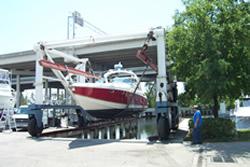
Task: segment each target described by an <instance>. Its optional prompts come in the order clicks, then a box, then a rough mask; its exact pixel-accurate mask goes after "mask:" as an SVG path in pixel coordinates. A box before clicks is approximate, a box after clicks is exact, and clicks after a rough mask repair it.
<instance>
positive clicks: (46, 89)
mask: <svg viewBox="0 0 250 167" xmlns="http://www.w3.org/2000/svg"><path fill="white" fill-rule="evenodd" d="M44 88H45V101H46V103H48V101H49V82H48V80H47V79H46V80H45V83H44Z"/></svg>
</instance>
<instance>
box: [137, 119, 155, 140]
mask: <svg viewBox="0 0 250 167" xmlns="http://www.w3.org/2000/svg"><path fill="white" fill-rule="evenodd" d="M137 122H138V129H137V137H136V139H147V138H148V137H149V136H155V135H157V129H156V128H157V127H156V118H141V119H138V120H137Z"/></svg>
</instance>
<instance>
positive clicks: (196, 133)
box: [192, 105, 202, 144]
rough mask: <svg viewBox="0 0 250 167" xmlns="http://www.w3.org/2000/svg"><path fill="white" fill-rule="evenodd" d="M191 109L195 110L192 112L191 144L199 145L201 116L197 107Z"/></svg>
mask: <svg viewBox="0 0 250 167" xmlns="http://www.w3.org/2000/svg"><path fill="white" fill-rule="evenodd" d="M193 109H194V110H195V112H194V117H193V121H194V129H193V134H192V136H193V142H192V144H201V143H202V142H201V127H202V116H201V112H200V110H199V109H198V106H196V105H195V106H193Z"/></svg>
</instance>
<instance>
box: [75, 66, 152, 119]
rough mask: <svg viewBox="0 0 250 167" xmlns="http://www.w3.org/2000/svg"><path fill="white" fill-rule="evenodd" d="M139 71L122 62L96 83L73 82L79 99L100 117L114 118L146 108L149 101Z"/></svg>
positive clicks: (82, 105)
mask: <svg viewBox="0 0 250 167" xmlns="http://www.w3.org/2000/svg"><path fill="white" fill-rule="evenodd" d="M139 82H140V81H139V78H138V77H137V75H136V74H135V73H134V72H132V71H129V70H126V69H123V65H122V64H121V63H119V64H116V65H115V66H114V69H110V70H108V71H107V72H106V73H105V74H104V75H103V77H102V78H101V79H99V80H98V81H96V82H94V83H90V82H88V83H81V82H76V83H73V84H72V85H71V89H72V92H73V94H74V96H75V98H74V99H75V100H76V103H77V104H78V105H80V106H81V107H82V108H83V109H84V110H85V111H86V112H87V113H89V114H90V115H91V116H93V117H96V118H113V117H121V116H128V115H131V114H135V113H139V112H142V111H143V110H145V109H146V108H147V105H148V102H147V98H146V96H145V95H144V92H143V90H142V88H141V86H140V85H139Z"/></svg>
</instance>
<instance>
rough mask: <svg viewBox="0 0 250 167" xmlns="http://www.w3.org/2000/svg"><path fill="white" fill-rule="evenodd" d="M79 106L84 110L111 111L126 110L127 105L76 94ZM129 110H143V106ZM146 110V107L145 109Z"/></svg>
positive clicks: (136, 106)
mask: <svg viewBox="0 0 250 167" xmlns="http://www.w3.org/2000/svg"><path fill="white" fill-rule="evenodd" d="M75 98H76V99H77V104H78V105H80V106H81V107H82V108H83V109H84V110H110V109H124V108H126V107H127V104H122V103H115V102H111V101H104V100H99V99H95V98H90V97H86V96H80V95H77V94H75ZM129 108H143V105H134V104H131V105H129ZM144 108H145V107H144Z"/></svg>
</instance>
